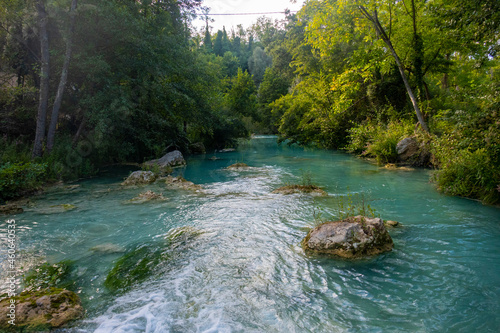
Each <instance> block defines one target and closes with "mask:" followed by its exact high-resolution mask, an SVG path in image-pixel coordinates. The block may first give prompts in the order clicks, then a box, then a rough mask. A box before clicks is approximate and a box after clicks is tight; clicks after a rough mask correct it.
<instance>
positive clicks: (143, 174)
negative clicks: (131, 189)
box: [121, 171, 157, 186]
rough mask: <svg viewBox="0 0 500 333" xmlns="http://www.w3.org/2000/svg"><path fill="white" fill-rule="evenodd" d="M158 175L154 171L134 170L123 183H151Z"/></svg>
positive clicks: (127, 184)
mask: <svg viewBox="0 0 500 333" xmlns="http://www.w3.org/2000/svg"><path fill="white" fill-rule="evenodd" d="M156 178H157V176H156V175H155V174H154V173H153V172H152V171H134V172H132V173H131V174H130V176H128V178H127V179H126V180H125V181H124V182H123V183H121V185H124V186H130V185H145V184H151V183H152V182H154V181H155V180H156Z"/></svg>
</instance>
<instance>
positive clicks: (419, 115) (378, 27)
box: [359, 5, 429, 132]
mask: <svg viewBox="0 0 500 333" xmlns="http://www.w3.org/2000/svg"><path fill="white" fill-rule="evenodd" d="M359 9H360V10H361V12H362V13H363V15H364V16H365V17H366V18H367V19H368V20H369V21H371V22H372V23H373V25H374V27H375V30H377V32H378V34H379V36H380V37H381V38H382V40H383V41H384V43H385V44H386V45H387V47H388V48H389V50H391V54H392V56H393V57H394V60H395V61H396V65H397V66H398V69H399V73H400V74H401V78H402V79H403V82H404V84H405V87H406V91H407V92H408V95H409V96H410V99H411V103H412V104H413V109H414V110H415V113H416V114H417V119H418V122H419V123H420V126H422V129H423V130H424V131H426V132H429V128H428V127H427V124H426V123H425V120H424V117H423V115H422V113H421V112H420V108H419V107H418V101H417V99H416V98H415V95H414V94H413V90H412V89H411V86H410V83H409V82H408V78H407V77H406V73H405V70H404V67H403V65H402V64H401V61H400V60H399V56H398V54H397V53H396V50H395V49H394V46H393V45H392V43H391V40H390V39H389V37H388V36H387V34H386V33H385V30H384V28H383V27H382V25H381V24H380V21H379V20H378V15H377V11H376V10H375V11H374V13H373V16H372V15H370V13H368V11H367V10H366V8H365V7H363V6H361V5H359Z"/></svg>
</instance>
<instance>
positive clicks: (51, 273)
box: [23, 260, 74, 292]
mask: <svg viewBox="0 0 500 333" xmlns="http://www.w3.org/2000/svg"><path fill="white" fill-rule="evenodd" d="M72 269H73V262H72V261H70V260H65V261H61V262H58V263H55V264H49V263H43V264H41V265H39V266H36V267H33V268H32V269H30V270H29V271H28V272H27V273H26V274H25V275H24V276H23V283H24V288H25V291H29V292H34V291H38V290H43V289H47V288H63V289H72V288H71V287H72V286H73V285H74V281H73V280H72V279H71V271H72Z"/></svg>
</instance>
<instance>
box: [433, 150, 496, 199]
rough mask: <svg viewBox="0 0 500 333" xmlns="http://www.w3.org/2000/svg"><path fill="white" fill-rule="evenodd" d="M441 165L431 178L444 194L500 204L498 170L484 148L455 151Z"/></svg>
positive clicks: (449, 153)
mask: <svg viewBox="0 0 500 333" xmlns="http://www.w3.org/2000/svg"><path fill="white" fill-rule="evenodd" d="M452 154H453V153H452V152H450V151H448V160H447V162H446V163H443V164H442V165H441V169H440V170H439V171H437V172H436V174H435V175H434V179H435V181H436V183H437V186H438V189H439V190H441V191H443V192H444V193H446V194H450V195H458V196H462V197H468V198H474V199H480V200H482V201H483V202H485V203H498V202H500V192H499V190H500V167H499V166H498V164H495V163H494V162H493V160H492V158H491V156H490V154H489V152H488V150H486V149H485V148H480V149H477V150H475V151H470V150H468V149H462V150H458V151H457V152H456V153H455V154H453V155H454V156H453V157H452V156H451V155H452Z"/></svg>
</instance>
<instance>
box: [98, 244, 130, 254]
mask: <svg viewBox="0 0 500 333" xmlns="http://www.w3.org/2000/svg"><path fill="white" fill-rule="evenodd" d="M90 251H92V252H100V253H122V252H125V248H124V247H123V246H120V245H116V244H113V243H104V244H99V245H96V246H94V247H91V248H90Z"/></svg>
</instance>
